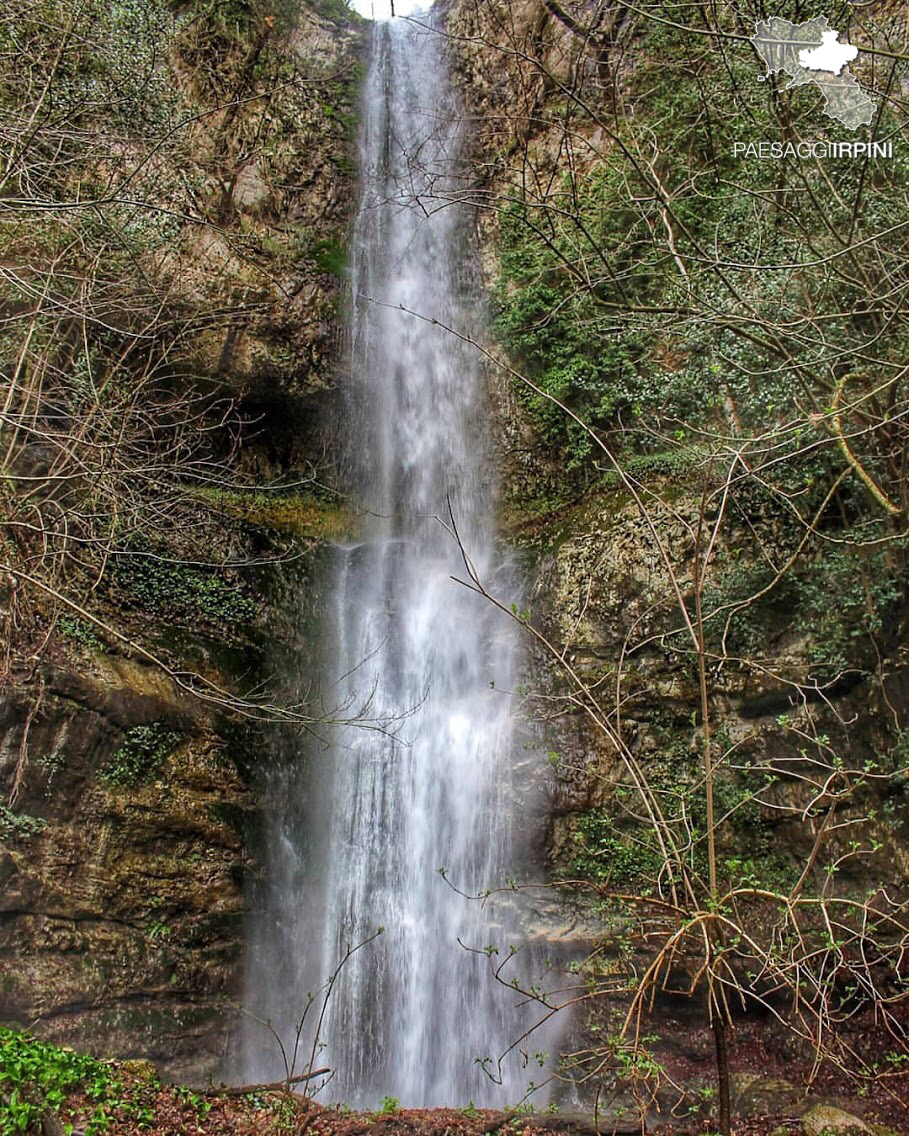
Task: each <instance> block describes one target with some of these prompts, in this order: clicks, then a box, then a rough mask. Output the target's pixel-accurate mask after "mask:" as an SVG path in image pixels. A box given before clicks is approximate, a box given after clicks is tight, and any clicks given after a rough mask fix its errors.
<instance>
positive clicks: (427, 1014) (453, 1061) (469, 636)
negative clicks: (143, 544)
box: [244, 21, 542, 1107]
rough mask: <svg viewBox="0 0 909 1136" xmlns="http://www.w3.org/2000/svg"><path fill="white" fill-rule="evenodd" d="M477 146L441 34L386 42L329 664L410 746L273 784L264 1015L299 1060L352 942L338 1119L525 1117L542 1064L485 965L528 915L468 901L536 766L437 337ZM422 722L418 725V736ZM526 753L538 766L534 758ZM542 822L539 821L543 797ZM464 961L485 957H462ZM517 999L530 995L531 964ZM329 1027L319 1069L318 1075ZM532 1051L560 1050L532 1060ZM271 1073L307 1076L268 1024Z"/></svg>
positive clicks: (362, 258)
mask: <svg viewBox="0 0 909 1136" xmlns="http://www.w3.org/2000/svg"><path fill="white" fill-rule="evenodd" d="M459 147H460V133H459V124H458V114H457V106H456V104H455V101H454V100H453V98H452V95H451V93H450V89H449V85H448V80H447V74H446V66H445V60H444V55H443V51H442V49H441V45H440V42H439V37H438V36H436V35H434V34H432V33H429V32H427V31H425V30H421V29H419V28H418V27H415V26H412V25H408V24H407V23H406V22H404V21H395V22H393V23H389V24H379V25H377V26H376V29H375V44H374V50H373V59H372V63H371V67H370V72H369V76H368V80H367V86H366V91H365V95H364V101H363V122H362V126H361V140H360V161H361V179H362V186H363V188H362V193H361V202H360V207H359V212H358V217H357V222H356V227H355V232H354V239H353V258H352V285H353V294H354V304H353V314H352V327H351V334H352V348H351V360H352V367H351V376H350V381H349V391H348V403H347V407H346V413H345V416H344V426H345V431H346V433H347V442H348V444H349V446H350V462H349V464H350V468H351V483H352V491H353V492H354V493H355V495H356V497H357V499H358V500H359V501H360V502H361V503H362V505H363V507H364V509H365V510H366V511H367V512H368V516H367V520H366V523H365V529H364V535H363V539H362V542H361V543H359V544H357V545H356V546H352V547H344V548H339V549H337V550H336V552H335V557H334V562H333V565H332V568H331V571H330V573H329V576H330V579H329V581H328V583H327V584H326V585H325V596H324V598H323V601H322V602H323V607H324V619H323V625H322V631H321V635H322V643H323V654H324V659H323V666H324V667H325V668H326V670H327V672H328V673H331V674H333V675H334V676H339V675H344V676H346V677H344V678H343V679H342V680H341V681H340V684H339V685H338V687H337V690H336V698H335V701H336V702H337V703H339V704H345V705H347V706H348V707H350V708H351V709H353V708H356V707H359V706H361V705H363V704H364V702H366V701H369V702H370V707H371V709H370V713H371V714H372V715H374V716H375V715H387V716H388V717H389V718H390V719H398V720H396V721H392V725H391V732H390V733H383V732H382V731H377V730H368V729H364V728H362V727H360V726H348V727H344V728H339V729H337V730H336V731H335V733H334V735H333V740H332V744H331V747H330V750H329V752H314V753H312V754H310V755H309V756H308V758H307V759H306V761H305V763H302V764H301V763H300V762H297V763H294V762H290V763H284V764H283V765H282V766H281V767H280V768H279V769H277V770H276V771H275V774H274V777H273V783H272V792H273V815H272V818H271V831H270V835H269V842H270V844H269V857H270V859H269V867H268V871H269V902H268V909H267V911H266V913H265V915H264V916H263V918H262V921H261V923H260V925H259V927H258V929H257V931H256V933H255V934H254V938H253V951H252V954H251V958H250V965H249V982H248V989H247V1003H248V1005H249V1007H250V1008H251V1009H252V1010H254V1011H255V1012H256V1013H257V1014H258V1015H260V1016H261V1017H263V1018H268V1019H269V1020H270V1021H271V1023H272V1025H273V1027H274V1029H275V1030H276V1032H277V1033H278V1034H280V1035H281V1037H282V1039H283V1041H284V1044H285V1046H286V1048H287V1049H288V1050H291V1049H292V1047H293V1030H294V1023H295V1022H296V1021H297V1019H298V1018H299V1016H300V1014H301V1013H302V1008H303V1006H304V1005H305V995H306V992H307V991H315V990H316V989H317V987H319V986H320V985H321V984H322V983H324V981H325V980H326V979H327V978H328V976H329V975H330V974H331V973H332V971H333V970H334V968H335V966H336V964H337V962H338V961H339V960H340V959H341V957H342V956H343V955H344V953H345V951H346V949H347V948H348V947H350V946H355V945H356V944H358V943H360V942H362V941H363V940H365V939H366V938H368V937H369V936H370V935H371V934H372V933H373V932H374V931H375V930H376V929H377V928H379V927H383V928H384V933H383V934H382V935H381V936H380V937H379V938H377V939H376V940H375V941H374V942H371V943H370V944H369V945H368V946H366V947H363V948H362V949H361V950H359V951H357V952H356V953H355V954H354V955H353V956H352V957H351V958H350V959H349V961H348V962H347V963H346V964H345V966H344V968H343V969H342V971H341V974H340V976H339V978H338V982H337V984H336V986H335V988H334V990H333V992H332V996H331V998H330V1000H329V1002H328V1009H327V1016H326V1018H325V1021H324V1022H323V1023H322V1028H321V1031H320V1040H321V1048H320V1050H319V1053H318V1056H317V1058H316V1065H318V1066H322V1065H324V1066H329V1067H330V1068H331V1069H332V1070H333V1071H334V1072H333V1077H332V1079H331V1081H330V1083H329V1085H328V1086H327V1088H326V1089H325V1091H324V1094H323V1099H328V1100H340V1101H346V1102H347V1103H350V1104H353V1105H362V1106H368V1107H376V1106H377V1105H378V1104H379V1103H380V1102H381V1100H382V1098H383V1097H385V1096H390V1097H395V1098H397V1099H398V1100H399V1101H400V1103H401V1105H402V1106H403V1105H409V1106H434V1105H456V1104H460V1105H464V1104H467V1103H468V1102H469V1101H473V1102H475V1103H476V1104H478V1105H479V1104H489V1105H491V1104H496V1105H503V1104H506V1103H513V1102H515V1101H517V1100H519V1099H520V1098H521V1096H522V1094H523V1092H524V1091H525V1090H526V1088H527V1084H528V1081H529V1080H532V1079H534V1078H536V1079H537V1080H541V1079H542V1075H541V1073H540V1070H539V1068H537V1069H536V1071H534V1068H532V1067H529V1068H524V1067H522V1062H521V1060H520V1058H519V1056H517V1055H516V1054H513V1055H512V1057H511V1058H510V1059H509V1061H508V1062H507V1063H506V1065H505V1067H504V1072H503V1083H502V1084H501V1085H497V1084H496V1083H495V1082H494V1081H493V1080H491V1079H490V1078H489V1077H488V1076H487V1075H486V1073H484V1071H483V1068H482V1067H481V1065H480V1064H478V1062H477V1059H478V1058H486V1057H489V1058H492V1059H493V1061H492V1064H491V1065H490V1066H489V1068H490V1071H492V1072H494V1073H495V1072H497V1063H496V1059H497V1058H498V1056H499V1055H500V1053H502V1052H503V1051H504V1050H505V1049H506V1048H507V1047H508V1046H509V1044H510V1043H511V1042H513V1041H515V1040H516V1039H517V1038H518V1037H519V1036H520V1035H521V1033H522V1031H523V1030H524V1028H525V1027H526V1025H527V1024H528V1022H529V1021H530V1020H531V1019H532V1018H533V1017H534V1015H533V1014H532V1013H529V1011H528V1010H527V1009H526V1008H524V1009H519V1008H518V1006H517V1003H518V1002H519V1001H520V999H519V998H518V996H517V995H516V993H515V992H514V991H510V990H508V989H506V988H504V987H503V986H502V985H500V984H497V983H496V982H495V981H494V980H493V979H492V977H491V976H490V969H491V968H490V958H489V957H488V956H487V955H485V954H475V953H471V952H470V951H468V950H466V949H465V947H471V948H475V949H479V950H481V951H482V949H483V948H485V947H487V946H488V945H495V946H496V947H497V948H498V949H499V954H498V956H496V957H497V959H498V961H500V962H501V961H502V960H503V959H505V958H507V957H508V954H509V949H510V946H511V944H512V943H515V944H517V943H519V941H520V931H519V928H518V926H517V915H516V910H517V905H516V904H515V902H514V901H513V899H512V898H511V897H509V899H508V900H498V901H494V902H493V901H490V902H486V903H483V902H477V901H470V900H467V899H465V898H464V897H463V896H462V895H460V894H458V892H457V891H456V890H455V889H454V888H453V887H451V886H450V885H449V883H448V882H446V879H445V878H443V876H442V874H440V871H439V869H442V868H444V869H445V870H446V874H447V878H448V879H449V880H450V881H451V882H452V883H454V884H456V885H457V887H458V888H459V889H460V890H462V891H465V892H471V893H473V892H483V891H484V890H486V889H488V888H497V887H502V886H503V885H504V884H505V883H506V879H507V878H508V876H509V874H510V873H511V872H512V871H513V865H514V863H515V860H516V859H517V854H516V849H515V830H516V825H517V819H518V818H516V812H518V811H521V810H524V809H525V808H527V802H528V800H529V797H528V796H527V794H526V793H525V792H524V789H525V788H526V787H525V786H522V785H520V784H517V783H516V780H519V779H518V778H516V776H515V774H514V770H515V769H516V768H518V767H522V768H523V767H524V766H526V765H528V764H531V765H532V764H533V763H532V761H530V762H528V760H527V755H526V753H523V752H520V751H521V745H520V744H519V743H517V742H516V741H515V738H514V736H513V734H514V730H513V725H512V720H511V714H512V711H513V709H514V702H513V699H512V698H511V697H510V696H509V694H508V693H507V692H509V691H511V690H512V689H513V684H514V682H515V665H516V638H515V635H516V632H515V630H514V628H513V626H512V624H511V623H510V621H509V620H508V618H507V617H506V616H504V615H503V614H502V613H501V612H499V611H497V610H496V609H495V608H494V607H493V606H492V605H491V604H490V603H489V602H488V601H486V600H484V599H482V598H481V597H478V596H477V595H475V594H472V593H471V592H470V591H469V590H468V589H466V588H464V587H462V586H459V585H458V584H457V583H455V582H453V580H452V577H453V576H457V577H461V578H464V576H465V570H464V564H463V562H462V558H461V552H460V550H459V548H458V545H457V543H456V541H455V540H454V539H453V538H452V535H451V533H450V532H449V531H448V530H447V528H446V524H445V523H443V522H446V523H447V522H448V519H449V505H450V509H451V512H452V513H453V515H454V517H455V519H456V521H457V525H458V530H459V533H460V536H461V538H462V541H463V543H464V546H465V548H466V549H467V550H468V551H469V553H470V556H471V558H472V560H473V563H474V565H475V567H476V570H477V571H478V573H479V574H480V576H481V578H482V579H483V580H484V582H486V583H488V584H489V585H491V586H495V590H497V591H499V592H504V594H506V595H507V594H508V593H509V590H512V589H511V583H510V581H509V578H508V577H509V571H508V567H507V565H506V564H505V563H503V562H502V561H501V560H500V559H499V557H498V555H497V552H496V549H495V547H494V543H493V531H492V511H493V504H494V502H493V492H492V488H491V476H490V469H489V460H488V456H487V439H486V423H485V415H484V412H483V399H482V393H481V389H480V387H481V383H480V374H479V371H480V368H479V365H478V361H477V356H476V353H475V352H473V351H472V349H471V348H470V347H469V346H466V345H464V344H463V343H461V342H459V340H458V339H457V338H456V337H454V336H452V335H451V334H450V333H448V332H446V331H444V330H442V329H441V328H440V327H438V326H435V325H434V324H433V323H431V322H427V320H425V319H420V318H417V317H415V316H414V315H412V314H410V313H412V312H418V313H422V314H423V315H424V316H426V317H429V318H430V319H436V320H438V321H439V322H440V323H443V324H448V325H450V326H453V327H457V328H468V329H472V328H475V327H476V325H477V323H478V318H477V307H478V305H477V295H476V290H475V288H474V287H472V285H471V273H470V271H469V270H468V268H469V255H468V246H469V243H470V242H469V240H468V239H467V237H468V233H469V226H470V215H469V213H467V212H466V210H462V209H461V208H460V207H458V206H457V205H456V204H452V198H453V197H456V196H457V193H458V189H459V181H458V178H459V173H460V172H461V167H460V164H459ZM402 716H404V717H402ZM516 751H517V759H516ZM522 802H523V803H522ZM462 944H463V945H462ZM504 975H505V977H506V978H507V979H510V978H512V977H523V975H522V972H521V969H520V961H519V959H518V960H515V961H514V962H512V963H509V965H508V966H507V967H506V969H505V971H504ZM317 1009H318V1007H316V1008H315V1009H314V1010H313V1011H311V1013H310V1016H309V1019H308V1022H307V1026H306V1029H305V1030H304V1033H303V1037H304V1039H307V1045H306V1047H304V1049H302V1050H301V1053H300V1056H299V1057H298V1059H297V1062H296V1068H297V1070H298V1071H299V1069H300V1068H301V1067H302V1066H304V1065H305V1064H306V1063H307V1061H308V1060H309V1054H310V1051H309V1048H308V1046H309V1045H310V1044H311V1036H312V1035H311V1032H310V1030H311V1026H312V1025H313V1020H314V1018H315V1015H316V1012H317ZM529 1047H530V1050H531V1052H532V1051H533V1050H534V1049H537V1048H540V1046H539V1044H538V1043H536V1042H534V1041H531V1042H530V1043H529ZM244 1072H245V1074H246V1075H247V1076H248V1077H257V1078H260V1077H261V1078H263V1079H271V1078H276V1077H279V1076H282V1075H283V1066H282V1064H281V1061H280V1056H279V1054H278V1052H277V1046H276V1045H275V1044H274V1042H273V1040H271V1039H270V1038H269V1037H268V1035H267V1032H266V1031H264V1030H262V1029H261V1028H258V1027H256V1026H251V1027H250V1029H249V1030H248V1031H247V1038H246V1069H245V1070H244Z"/></svg>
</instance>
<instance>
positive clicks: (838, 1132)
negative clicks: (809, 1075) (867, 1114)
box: [802, 1104, 871, 1136]
mask: <svg viewBox="0 0 909 1136" xmlns="http://www.w3.org/2000/svg"><path fill="white" fill-rule="evenodd" d="M802 1132H803V1134H804V1136H858V1134H859V1133H862V1132H871V1129H870V1128H869V1127H868V1125H867V1124H866V1123H865V1122H864V1120H862V1119H861V1117H858V1116H855V1115H854V1114H853V1113H851V1112H844V1111H843V1109H841V1108H835V1107H834V1106H833V1105H830V1104H817V1105H815V1106H814V1108H812V1109H809V1110H808V1112H806V1113H805V1115H804V1116H803V1117H802Z"/></svg>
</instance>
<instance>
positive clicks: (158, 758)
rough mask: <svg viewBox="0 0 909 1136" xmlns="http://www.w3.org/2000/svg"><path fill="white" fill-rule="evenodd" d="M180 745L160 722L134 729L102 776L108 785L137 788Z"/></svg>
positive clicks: (171, 732) (172, 731) (175, 733)
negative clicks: (135, 786) (134, 786)
mask: <svg viewBox="0 0 909 1136" xmlns="http://www.w3.org/2000/svg"><path fill="white" fill-rule="evenodd" d="M179 741H180V735H179V734H178V733H177V731H176V730H170V729H168V728H167V727H166V726H165V725H164V723H163V722H150V723H149V724H148V725H144V726H133V728H132V729H131V730H130V731H129V732H128V733H127V735H126V739H125V740H124V742H123V745H121V746H120V748H119V749H118V750H117V751H116V753H114V754H113V756H112V757H111V758H110V760H109V761H108V763H107V765H106V766H105V767H104V769H103V770H102V772H101V776H102V778H103V779H104V780H105V781H107V782H108V783H109V784H111V785H121V786H122V785H138V784H140V783H141V782H142V781H144V780H145V779H146V778H147V777H149V776H150V775H151V774H152V773H153V772H154V771H155V770H156V769H157V768H158V766H159V765H160V764H161V762H162V761H163V760H164V759H165V758H166V757H167V756H168V754H170V753H171V752H172V751H173V750H174V749H175V748H176V746H177V744H178V743H179Z"/></svg>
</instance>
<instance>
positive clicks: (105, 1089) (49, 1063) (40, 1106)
mask: <svg viewBox="0 0 909 1136" xmlns="http://www.w3.org/2000/svg"><path fill="white" fill-rule="evenodd" d="M75 1088H81V1089H82V1090H83V1091H84V1092H85V1094H86V1096H87V1097H88V1098H89V1100H90V1101H92V1102H94V1105H95V1108H94V1111H93V1113H92V1114H91V1117H90V1118H89V1120H88V1124H87V1125H86V1127H85V1129H84V1132H85V1136H96V1134H97V1133H101V1132H104V1130H105V1128H106V1127H107V1123H108V1119H109V1118H108V1113H107V1110H106V1107H105V1106H106V1104H107V1103H108V1102H109V1101H110V1100H112V1099H115V1098H116V1097H117V1095H118V1094H119V1092H120V1089H121V1085H120V1082H119V1081H118V1080H117V1079H116V1078H115V1077H114V1075H113V1072H112V1070H111V1067H110V1066H109V1065H106V1064H105V1063H104V1062H102V1061H97V1060H95V1058H93V1057H87V1056H85V1055H83V1054H78V1053H74V1052H73V1051H72V1050H71V1049H60V1048H59V1047H58V1046H56V1045H49V1044H48V1043H47V1042H43V1041H39V1040H38V1039H37V1038H34V1037H32V1036H31V1035H30V1034H27V1033H17V1032H16V1031H14V1030H11V1029H7V1028H5V1027H0V1136H18V1134H20V1133H27V1132H37V1131H39V1130H40V1128H41V1120H42V1117H43V1116H44V1114H45V1113H46V1112H58V1111H59V1110H60V1107H61V1105H62V1104H63V1103H64V1102H65V1100H66V1098H67V1096H68V1094H69V1092H70V1091H71V1090H72V1089H75ZM67 1130H68V1131H69V1132H72V1131H73V1126H72V1125H71V1124H70V1125H68V1128H67Z"/></svg>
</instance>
